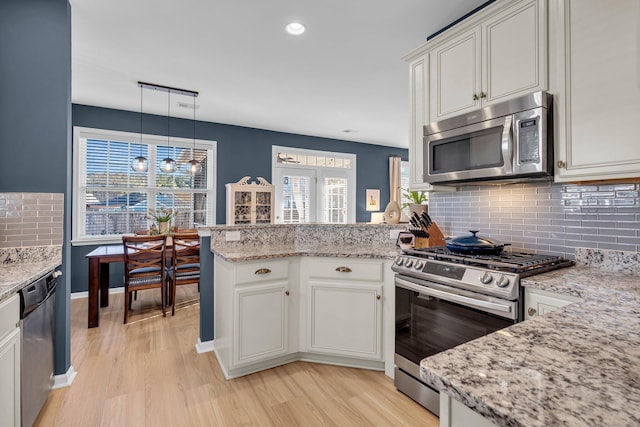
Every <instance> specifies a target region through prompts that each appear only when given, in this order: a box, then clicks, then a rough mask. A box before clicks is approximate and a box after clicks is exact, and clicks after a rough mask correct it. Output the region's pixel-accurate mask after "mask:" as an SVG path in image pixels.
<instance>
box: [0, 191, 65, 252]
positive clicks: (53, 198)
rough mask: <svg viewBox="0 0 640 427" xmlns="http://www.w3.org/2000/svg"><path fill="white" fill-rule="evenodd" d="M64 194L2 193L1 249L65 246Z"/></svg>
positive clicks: (0, 202)
mask: <svg viewBox="0 0 640 427" xmlns="http://www.w3.org/2000/svg"><path fill="white" fill-rule="evenodd" d="M63 217H64V195H63V194H58V193H0V248H14V247H29V246H50V245H62V236H63Z"/></svg>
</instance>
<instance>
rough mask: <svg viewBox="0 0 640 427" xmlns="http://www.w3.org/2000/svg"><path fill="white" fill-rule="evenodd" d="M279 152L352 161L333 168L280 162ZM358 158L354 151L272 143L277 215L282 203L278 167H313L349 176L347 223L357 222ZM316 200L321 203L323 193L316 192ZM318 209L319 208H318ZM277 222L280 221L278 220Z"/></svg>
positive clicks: (272, 168) (272, 171)
mask: <svg viewBox="0 0 640 427" xmlns="http://www.w3.org/2000/svg"><path fill="white" fill-rule="evenodd" d="M279 152H286V153H288V154H302V155H307V156H318V157H338V158H343V159H349V160H350V162H351V167H350V168H333V167H323V166H309V165H297V164H295V163H278V162H277V157H278V153H279ZM356 158H357V156H356V155H355V154H352V153H340V152H336V151H322V150H309V149H305V148H294V147H285V146H280V145H272V146H271V177H272V181H273V182H272V184H273V185H274V186H275V187H276V191H275V194H276V196H275V203H276V205H275V210H276V215H277V212H278V209H279V206H280V204H281V203H282V195H281V193H280V191H279V188H278V187H279V183H278V182H276V178H275V177H276V176H277V173H276V169H277V168H278V169H279V168H283V169H285V168H286V169H313V170H316V171H318V170H326V171H328V170H334V171H336V173H337V176H344V175H346V176H347V179H348V182H349V184H351V185H349V186H348V188H347V224H354V223H355V222H356V208H357V205H356V188H357V181H356V176H357V173H356ZM343 174H344V175H343ZM315 194H316V200H317V202H318V203H319V202H320V197H321V194H320V192H319V191H316V192H315ZM316 210H317V209H316ZM316 222H320V219H319V218H316ZM276 223H280V222H278V221H276Z"/></svg>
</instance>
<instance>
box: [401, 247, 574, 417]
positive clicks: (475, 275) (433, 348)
mask: <svg viewBox="0 0 640 427" xmlns="http://www.w3.org/2000/svg"><path fill="white" fill-rule="evenodd" d="M570 265H573V261H571V260H567V259H564V258H562V257H557V256H552V255H539V254H530V253H520V252H502V253H501V254H498V255H461V254H458V253H454V252H451V251H450V250H448V249H447V248H446V247H434V248H420V249H410V250H408V251H404V252H403V254H402V255H400V256H398V257H397V258H396V259H395V261H394V263H393V266H392V270H393V271H394V272H395V273H396V276H395V288H396V313H395V316H396V338H395V364H396V368H395V385H396V387H397V388H398V390H400V391H401V392H403V393H405V394H407V395H408V396H409V397H411V398H412V399H414V400H416V401H417V402H418V403H420V404H421V405H423V406H424V407H426V408H427V409H429V410H430V411H431V412H433V413H435V414H436V415H439V395H438V392H437V391H436V390H434V389H432V388H430V387H429V386H428V385H426V384H424V383H423V382H422V381H421V379H420V361H421V360H422V359H424V358H425V357H429V356H432V355H434V354H436V353H439V352H441V351H444V350H447V349H450V348H453V347H455V346H457V345H460V344H463V343H465V342H468V341H471V340H474V339H476V338H479V337H481V336H484V335H487V334H490V333H492V332H495V331H497V330H499V329H502V328H505V327H507V326H510V325H512V324H514V323H517V322H519V321H521V320H522V319H523V309H522V304H521V300H522V291H521V288H520V279H521V278H523V277H527V276H531V275H534V274H539V273H543V272H546V271H550V270H554V269H557V268H563V267H568V266H570Z"/></svg>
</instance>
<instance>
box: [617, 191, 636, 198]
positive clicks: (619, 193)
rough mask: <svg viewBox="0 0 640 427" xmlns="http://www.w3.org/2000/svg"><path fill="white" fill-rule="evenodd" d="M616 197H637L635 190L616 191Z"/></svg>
mask: <svg viewBox="0 0 640 427" xmlns="http://www.w3.org/2000/svg"><path fill="white" fill-rule="evenodd" d="M616 197H634V198H637V197H638V192H637V191H616Z"/></svg>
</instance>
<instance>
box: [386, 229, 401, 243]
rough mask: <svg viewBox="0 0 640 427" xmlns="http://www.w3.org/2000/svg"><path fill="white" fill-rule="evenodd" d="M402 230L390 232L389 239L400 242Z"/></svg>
mask: <svg viewBox="0 0 640 427" xmlns="http://www.w3.org/2000/svg"><path fill="white" fill-rule="evenodd" d="M400 231H402V230H389V239H391V240H394V241H395V240H398V234H400Z"/></svg>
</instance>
